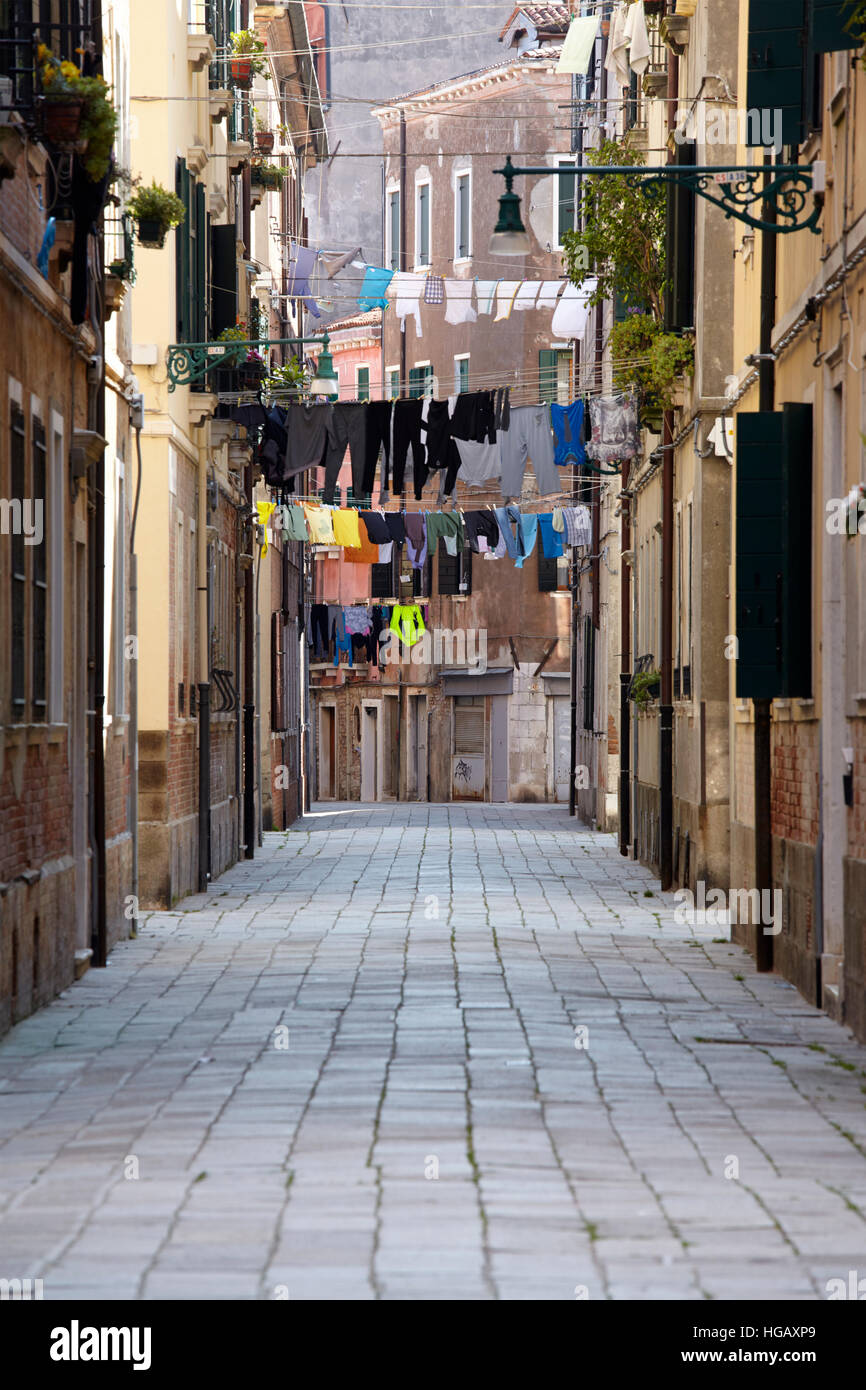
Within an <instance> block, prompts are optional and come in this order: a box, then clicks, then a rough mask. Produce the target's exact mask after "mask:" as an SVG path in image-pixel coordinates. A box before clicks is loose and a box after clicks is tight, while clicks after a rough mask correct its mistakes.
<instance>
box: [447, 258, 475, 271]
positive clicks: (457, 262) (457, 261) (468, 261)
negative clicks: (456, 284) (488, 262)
mask: <svg viewBox="0 0 866 1390" xmlns="http://www.w3.org/2000/svg"><path fill="white" fill-rule="evenodd" d="M451 264H452V265H453V267H454V269H455V270H456V269H457V267H458V266H465V268H466V269H467V270H468V269H469V268H470V266H471V265H472V256H471V255H469V256H455V257H454V260H453V261H452V262H451Z"/></svg>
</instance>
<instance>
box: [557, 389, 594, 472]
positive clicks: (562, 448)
mask: <svg viewBox="0 0 866 1390" xmlns="http://www.w3.org/2000/svg"><path fill="white" fill-rule="evenodd" d="M550 423H551V424H552V425H553V438H554V442H555V444H556V449H555V452H554V455H553V462H554V463H555V464H557V465H558V466H559V467H560V468H564V467H565V466H566V464H569V463H586V448H585V446H584V443H583V401H572V403H571V405H556V404H555V403H554V404H553V405H552V406H551V407H550Z"/></svg>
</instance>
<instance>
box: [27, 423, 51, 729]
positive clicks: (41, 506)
mask: <svg viewBox="0 0 866 1390" xmlns="http://www.w3.org/2000/svg"><path fill="white" fill-rule="evenodd" d="M30 428H31V432H32V439H31V451H32V462H33V478H32V485H33V506H34V519H36V518H38V517H39V514H40V512H41V514H42V517H43V528H44V517H45V478H46V467H45V465H46V457H47V449H46V445H45V426H44V425H43V423H42V421H41V420H38V419H37V418H36V416H35V415H34V416H33V417H32V419H31V421H30ZM37 534H38V533H37ZM32 550H33V554H32V556H31V559H30V566H31V584H32V590H33V592H32V598H31V602H32V605H33V611H32V624H33V627H32V632H31V644H32V648H33V670H32V680H33V685H32V690H31V700H32V706H33V718H34V720H36V719H39V720H42V719H44V718H45V688H46V686H45V640H46V627H47V618H48V567H47V564H46V551H45V537H44V535H43V536H42V537H41V543H40V544H38V545H34V546H33V547H32Z"/></svg>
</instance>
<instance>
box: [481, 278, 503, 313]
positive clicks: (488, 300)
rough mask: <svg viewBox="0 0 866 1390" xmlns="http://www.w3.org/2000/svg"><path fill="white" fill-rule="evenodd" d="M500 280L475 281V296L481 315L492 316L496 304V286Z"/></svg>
mask: <svg viewBox="0 0 866 1390" xmlns="http://www.w3.org/2000/svg"><path fill="white" fill-rule="evenodd" d="M498 284H499V281H498V280H477V279H476V281H475V296H476V299H477V301H478V312H479V314H492V313H493V306H494V304H495V303H496V286H497V285H498Z"/></svg>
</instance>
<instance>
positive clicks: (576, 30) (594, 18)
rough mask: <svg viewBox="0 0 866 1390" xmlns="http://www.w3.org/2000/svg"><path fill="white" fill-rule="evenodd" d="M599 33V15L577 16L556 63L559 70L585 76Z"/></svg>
mask: <svg viewBox="0 0 866 1390" xmlns="http://www.w3.org/2000/svg"><path fill="white" fill-rule="evenodd" d="M597 33H598V15H597V14H595V15H589V16H587V17H585V18H584V17H581V16H575V18H574V19H573V20H572V21H571V24H570V25H569V28H568V33H567V34H566V36H565V43H564V44H563V45H562V50H561V52H560V55H559V62H558V63H557V65H556V71H557V72H576V73H577V75H578V76H579V77H585V76H586V74H587V72H588V71H589V60H590V58H591V57H592V50H593V48H594V47H595V38H596V35H597Z"/></svg>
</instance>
